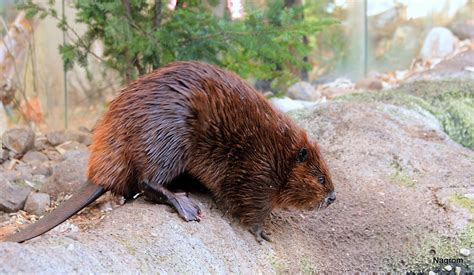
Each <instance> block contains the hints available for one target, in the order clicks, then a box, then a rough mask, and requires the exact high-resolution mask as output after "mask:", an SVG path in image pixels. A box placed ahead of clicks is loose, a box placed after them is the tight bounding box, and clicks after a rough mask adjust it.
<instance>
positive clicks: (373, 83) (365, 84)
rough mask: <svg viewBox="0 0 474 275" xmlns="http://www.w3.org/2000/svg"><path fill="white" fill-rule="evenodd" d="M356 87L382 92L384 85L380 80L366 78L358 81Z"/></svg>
mask: <svg viewBox="0 0 474 275" xmlns="http://www.w3.org/2000/svg"><path fill="white" fill-rule="evenodd" d="M355 87H356V89H362V90H382V89H383V84H382V82H381V81H380V80H378V79H373V78H364V79H361V80H359V81H357V82H356V85H355Z"/></svg>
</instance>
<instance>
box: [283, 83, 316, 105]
mask: <svg viewBox="0 0 474 275" xmlns="http://www.w3.org/2000/svg"><path fill="white" fill-rule="evenodd" d="M288 96H289V97H290V98H292V99H299V100H305V101H316V100H318V99H320V98H321V93H320V92H318V91H317V90H316V89H315V88H314V87H313V85H311V83H309V82H306V81H299V82H296V83H295V84H293V85H291V86H290V87H289V88H288Z"/></svg>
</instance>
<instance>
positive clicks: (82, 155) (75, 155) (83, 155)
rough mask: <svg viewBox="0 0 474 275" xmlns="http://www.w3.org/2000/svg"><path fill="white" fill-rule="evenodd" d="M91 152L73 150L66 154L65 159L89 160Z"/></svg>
mask: <svg viewBox="0 0 474 275" xmlns="http://www.w3.org/2000/svg"><path fill="white" fill-rule="evenodd" d="M89 155H90V153H89V151H85V150H71V151H67V152H66V153H64V155H63V156H64V159H75V158H87V159H88V158H89Z"/></svg>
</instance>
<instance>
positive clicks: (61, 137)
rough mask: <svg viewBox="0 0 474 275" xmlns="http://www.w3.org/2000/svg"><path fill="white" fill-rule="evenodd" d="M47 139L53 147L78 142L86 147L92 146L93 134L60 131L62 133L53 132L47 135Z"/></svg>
mask: <svg viewBox="0 0 474 275" xmlns="http://www.w3.org/2000/svg"><path fill="white" fill-rule="evenodd" d="M46 138H47V139H48V142H49V143H50V144H51V145H53V146H57V145H60V144H62V143H65V142H66V141H77V142H79V143H82V144H84V145H86V146H88V145H90V144H91V140H92V137H91V134H90V133H87V132H85V131H76V130H60V131H51V132H49V133H48V134H46Z"/></svg>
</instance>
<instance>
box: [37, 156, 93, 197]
mask: <svg viewBox="0 0 474 275" xmlns="http://www.w3.org/2000/svg"><path fill="white" fill-rule="evenodd" d="M86 168H87V158H85V157H82V158H72V159H67V160H64V161H62V162H60V163H57V164H55V165H53V167H52V170H53V173H52V175H51V177H49V178H48V179H47V180H46V183H45V184H44V185H43V186H42V187H41V189H40V190H41V192H43V193H48V194H50V195H51V197H53V198H54V199H55V198H57V195H58V194H60V193H62V192H66V193H73V191H75V190H77V187H78V186H80V185H82V184H83V183H84V182H85V181H86Z"/></svg>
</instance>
